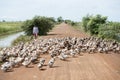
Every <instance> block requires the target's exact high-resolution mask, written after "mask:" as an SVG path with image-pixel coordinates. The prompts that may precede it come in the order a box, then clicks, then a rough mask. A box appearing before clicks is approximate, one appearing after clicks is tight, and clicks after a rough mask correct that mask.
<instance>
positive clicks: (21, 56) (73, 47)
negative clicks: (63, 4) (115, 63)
mask: <svg viewBox="0 0 120 80" xmlns="http://www.w3.org/2000/svg"><path fill="white" fill-rule="evenodd" d="M84 53H90V54H92V53H106V54H108V53H118V54H120V43H118V42H116V41H112V40H103V39H101V38H96V37H88V38H76V37H73V38H72V37H64V38H49V39H42V38H40V39H36V40H33V41H31V42H27V43H22V42H21V43H20V44H18V45H17V46H13V47H9V48H2V49H1V50H0V62H2V64H1V70H2V71H4V72H6V71H9V70H11V69H13V68H14V67H15V66H25V67H29V65H30V64H31V63H33V64H35V63H36V61H38V63H37V67H38V69H40V70H41V69H42V67H43V66H44V63H45V61H46V60H45V58H44V57H40V55H42V54H49V56H50V60H49V62H48V66H49V67H50V68H52V67H53V65H54V63H55V61H56V58H58V59H60V60H66V59H67V58H69V56H72V57H75V56H77V55H81V54H84Z"/></svg>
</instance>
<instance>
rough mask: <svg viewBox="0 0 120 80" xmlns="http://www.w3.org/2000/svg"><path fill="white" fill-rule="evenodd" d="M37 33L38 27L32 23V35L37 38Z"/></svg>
mask: <svg viewBox="0 0 120 80" xmlns="http://www.w3.org/2000/svg"><path fill="white" fill-rule="evenodd" d="M38 33H39V29H38V27H37V26H36V25H34V27H33V35H34V37H35V39H37V36H38Z"/></svg>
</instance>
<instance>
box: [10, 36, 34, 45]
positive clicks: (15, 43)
mask: <svg viewBox="0 0 120 80" xmlns="http://www.w3.org/2000/svg"><path fill="white" fill-rule="evenodd" d="M31 40H33V36H26V35H21V36H20V37H18V38H17V39H16V40H14V41H13V42H12V45H17V44H19V43H21V42H23V43H26V42H29V41H31Z"/></svg>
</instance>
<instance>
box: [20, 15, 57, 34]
mask: <svg viewBox="0 0 120 80" xmlns="http://www.w3.org/2000/svg"><path fill="white" fill-rule="evenodd" d="M54 23H55V20H54V18H51V17H50V18H48V17H41V16H35V17H34V18H33V19H32V20H27V21H25V23H24V24H23V26H22V28H23V29H24V31H25V33H26V34H27V35H32V30H33V26H34V25H36V26H38V29H39V33H38V34H39V35H46V34H47V32H49V31H50V30H51V29H52V28H53V27H54Z"/></svg>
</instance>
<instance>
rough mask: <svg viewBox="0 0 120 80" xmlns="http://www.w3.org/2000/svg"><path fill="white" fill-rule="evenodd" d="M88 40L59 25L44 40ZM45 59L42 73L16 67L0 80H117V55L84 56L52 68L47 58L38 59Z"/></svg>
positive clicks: (119, 78)
mask: <svg viewBox="0 0 120 80" xmlns="http://www.w3.org/2000/svg"><path fill="white" fill-rule="evenodd" d="M67 36H70V37H88V36H87V35H86V34H85V33H83V32H80V31H78V30H75V29H74V28H72V27H70V26H68V25H66V24H64V23H63V24H60V25H58V26H57V27H55V28H54V29H53V30H52V31H51V32H50V33H49V35H48V36H42V38H54V37H67ZM41 57H44V58H45V59H46V62H45V64H46V66H44V67H43V69H42V70H39V69H38V68H37V64H35V65H32V64H31V65H30V67H29V68H25V67H24V66H20V67H18V68H14V70H13V71H12V72H6V73H4V72H2V71H1V70H0V80H120V54H100V53H95V54H87V53H85V54H84V55H83V56H76V57H75V58H72V57H70V58H68V60H67V61H61V60H58V59H57V60H56V62H55V64H54V67H53V68H49V67H48V66H47V63H48V60H49V59H50V57H49V56H48V55H41Z"/></svg>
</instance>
